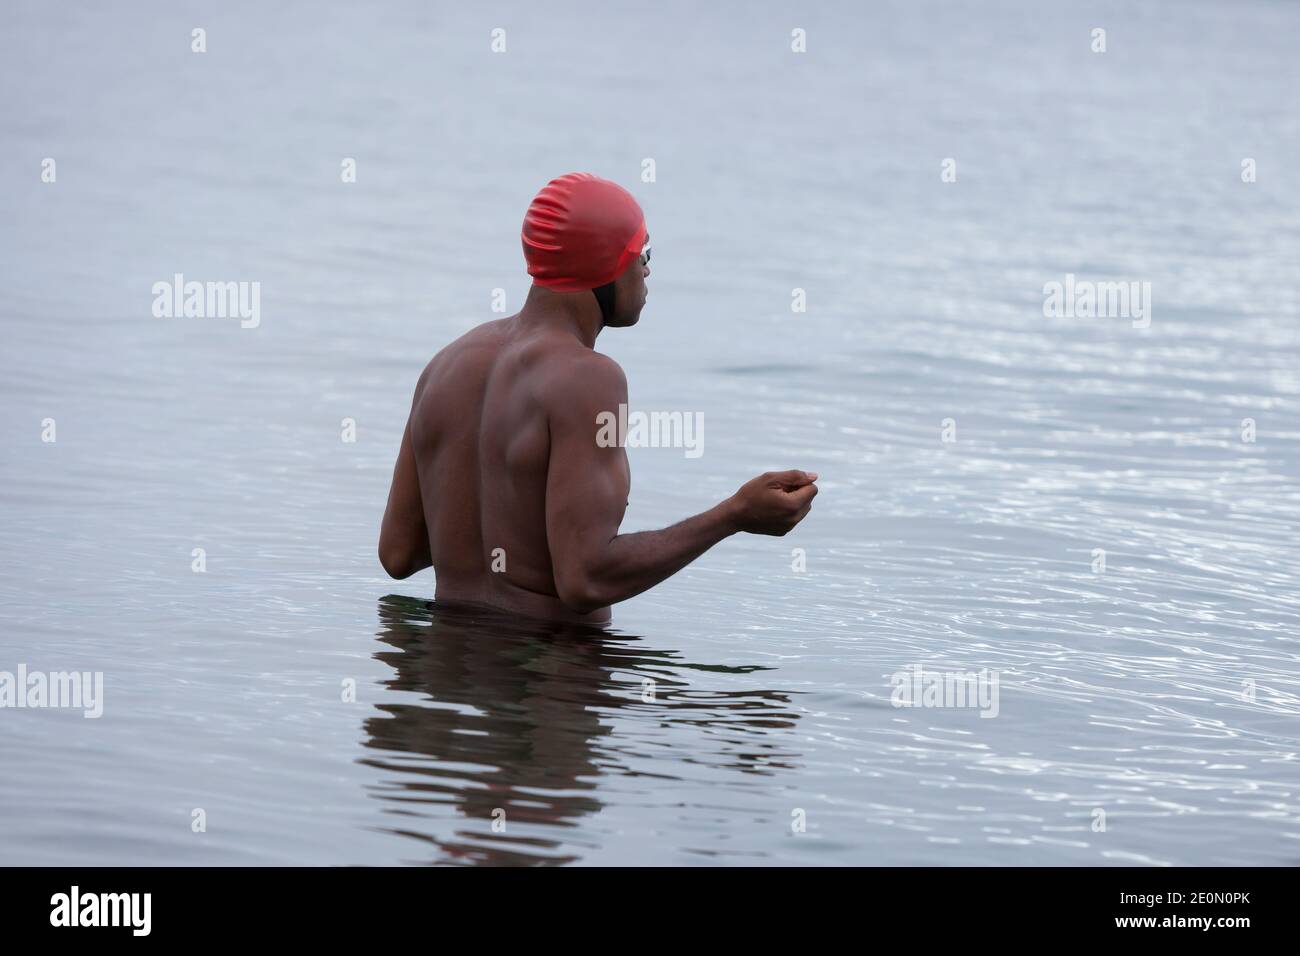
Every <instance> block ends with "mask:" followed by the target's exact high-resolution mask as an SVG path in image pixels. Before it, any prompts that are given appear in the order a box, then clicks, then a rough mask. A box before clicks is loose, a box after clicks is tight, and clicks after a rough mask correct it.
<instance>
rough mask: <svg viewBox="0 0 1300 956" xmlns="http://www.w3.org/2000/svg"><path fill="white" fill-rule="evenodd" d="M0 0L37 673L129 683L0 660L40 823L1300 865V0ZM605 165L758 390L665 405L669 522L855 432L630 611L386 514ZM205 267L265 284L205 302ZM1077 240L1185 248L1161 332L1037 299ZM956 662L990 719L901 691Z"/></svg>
mask: <svg viewBox="0 0 1300 956" xmlns="http://www.w3.org/2000/svg"><path fill="white" fill-rule="evenodd" d="M0 20H2V27H0V83H3V89H4V90H5V93H6V96H5V98H4V104H5V105H4V107H3V118H4V123H3V128H4V147H5V148H4V149H3V150H0V208H3V210H4V213H5V215H4V222H5V227H4V228H3V230H0V261H3V263H4V265H3V274H4V277H5V283H4V292H5V294H4V296H3V300H2V301H0V322H2V326H0V327H2V329H3V333H2V335H3V340H2V341H3V347H2V348H0V399H2V400H3V407H4V408H5V414H4V416H3V417H2V418H0V448H3V453H2V454H0V518H2V520H0V635H2V637H0V670H9V671H13V670H15V668H16V667H17V666H18V665H19V664H25V665H26V666H27V667H28V668H29V669H32V670H37V669H43V670H46V671H58V670H69V669H77V670H88V671H102V672H103V674H104V680H105V700H104V715H103V716H102V717H101V718H99V719H97V720H87V719H84V718H82V717H81V715H80V714H79V713H76V712H72V711H67V710H0V757H2V758H3V763H4V766H5V768H6V772H5V773H3V774H0V832H2V833H3V834H4V835H3V837H0V862H3V863H85V864H104V863H145V864H158V863H185V864H286V863H307V864H398V863H411V864H428V863H454V864H493V863H530V864H533V863H539V864H609V863H619V864H628V863H652V864H664V863H673V864H707V863H719V864H776V863H796V864H848V863H866V864H903V863H924V864H970V863H977V864H985V863H987V864H1048V865H1057V864H1084V865H1126V864H1139V865H1164V864H1173V865H1181V864H1292V863H1295V862H1296V861H1297V859H1300V843H1298V842H1297V841H1298V840H1300V799H1298V798H1297V790H1298V789H1300V765H1298V763H1297V757H1296V755H1297V750H1298V749H1300V723H1298V720H1297V718H1298V717H1300V660H1298V659H1297V651H1298V649H1300V643H1298V640H1300V587H1298V586H1297V585H1298V584H1300V545H1297V535H1296V531H1297V524H1298V521H1297V519H1300V492H1298V491H1297V486H1296V477H1297V473H1298V472H1300V428H1298V427H1297V424H1296V423H1297V416H1296V412H1297V397H1298V393H1300V332H1298V331H1297V303H1300V278H1298V276H1297V271H1296V263H1297V262H1300V227H1298V226H1297V222H1300V218H1298V217H1297V208H1298V205H1297V200H1298V199H1300V186H1298V184H1297V176H1296V171H1295V162H1294V158H1295V156H1296V155H1298V154H1300V126H1298V121H1297V113H1296V110H1295V103H1296V101H1297V98H1296V93H1297V87H1298V84H1297V79H1300V66H1297V63H1298V61H1297V59H1296V57H1295V53H1294V38H1295V36H1296V35H1297V30H1298V28H1300V7H1297V6H1295V5H1293V4H1284V3H1274V2H1265V0H1247V2H1242V3H1233V4H1214V3H1208V2H1206V3H1197V2H1193V3H1172V2H1169V3H1153V4H1144V5H1141V6H1138V7H1134V6H1132V5H1130V4H1121V3H1113V4H1088V5H1087V6H1086V7H1084V6H1072V5H1065V4H1044V3H1036V2H1035V3H1030V2H1024V3H996V4H980V5H978V6H971V5H966V4H957V3H943V4H938V3H934V4H927V3H920V4H914V3H897V4H872V5H870V6H869V7H868V6H864V5H859V4H849V3H843V4H822V5H818V6H817V8H816V9H812V10H803V9H800V10H798V11H794V10H793V9H792V8H787V7H785V6H781V5H776V4H746V5H745V7H744V10H743V12H740V11H739V8H737V12H736V13H734V14H731V13H727V12H725V11H724V10H722V9H715V8H712V7H710V8H709V9H702V8H700V7H699V6H698V5H693V4H686V3H667V4H655V5H652V6H635V5H634V6H632V7H628V8H627V9H626V10H620V11H619V12H618V14H617V15H616V16H614V15H612V14H609V12H608V8H607V5H600V4H594V3H592V4H588V5H585V6H584V5H581V4H579V5H566V12H564V13H557V12H555V11H548V12H543V11H540V10H537V9H534V8H533V7H531V6H527V5H524V4H498V5H494V6H493V7H492V9H491V10H490V11H482V12H478V11H466V10H460V9H456V8H454V7H450V6H447V7H444V6H434V5H426V4H414V3H412V4H399V3H394V4H389V5H382V6H378V7H372V6H370V5H366V6H364V7H363V6H355V5H354V6H349V7H346V8H339V9H336V10H330V11H326V10H322V9H320V8H319V7H318V6H317V5H308V4H286V5H274V7H271V6H268V5H262V4H253V3H229V4H222V5H221V6H220V8H211V7H209V6H207V5H201V4H192V5H186V4H157V5H153V6H149V5H132V6H130V7H129V8H125V7H120V6H119V7H113V8H110V7H103V6H99V5H90V4H84V5H73V4H60V5H48V4H35V3H31V4H23V3H18V4H6V5H5V7H4V10H3V12H0ZM606 24H608V25H607V26H606ZM196 26H202V27H204V28H205V29H206V30H207V43H208V52H207V53H204V54H195V53H192V52H191V51H190V31H191V30H192V29H193V28H194V27H196ZM1096 26H1103V27H1105V28H1106V29H1107V37H1108V49H1107V52H1106V53H1105V54H1095V53H1092V52H1091V50H1090V49H1089V43H1090V41H1089V36H1090V31H1091V29H1092V28H1094V27H1096ZM495 27H504V28H505V29H506V31H507V34H506V36H507V52H506V53H504V54H493V53H492V52H491V50H490V40H491V37H490V31H491V30H492V29H493V28H495ZM795 27H800V28H803V29H805V30H806V31H807V36H808V52H807V53H806V54H801V55H800V54H793V53H792V52H791V50H790V31H791V30H792V29H793V28H795ZM46 157H51V158H54V159H55V160H56V161H57V181H56V182H55V183H52V184H48V183H42V182H41V180H40V169H41V161H42V159H44V158H46ZM347 157H350V158H353V159H355V160H356V162H357V171H358V174H357V181H356V182H355V183H350V184H343V183H341V182H340V164H341V162H342V160H343V159H344V158H347ZM949 157H951V158H955V159H956V161H957V170H958V178H957V181H956V182H955V183H943V182H941V181H940V175H939V173H940V163H941V161H942V160H943V159H945V158H949ZM1247 157H1249V158H1253V159H1254V160H1255V162H1256V164H1257V170H1258V179H1257V181H1256V182H1254V183H1251V184H1246V183H1243V182H1242V181H1241V163H1242V160H1243V158H1247ZM647 158H651V159H653V160H654V161H655V170H656V178H655V181H654V182H641V181H640V173H641V170H642V168H643V161H644V160H645V159H647ZM572 169H589V170H591V171H593V172H597V173H600V174H602V175H606V176H610V177H612V178H615V179H618V180H620V181H622V182H624V183H627V184H628V185H629V187H630V188H632V189H633V190H634V191H635V192H636V194H637V195H638V197H639V198H640V199H641V201H642V203H643V204H644V206H645V208H646V210H647V215H648V218H649V225H650V229H651V233H652V235H653V237H654V243H655V258H654V266H653V273H654V274H653V275H652V277H651V279H650V289H651V295H650V299H649V305H648V306H647V309H646V311H645V314H644V317H643V320H642V322H641V324H640V325H639V326H638V327H636V328H635V329H632V330H626V331H617V332H611V333H609V334H607V335H604V336H602V337H601V340H600V342H599V347H600V348H601V349H602V350H605V351H608V352H609V353H610V354H612V355H613V356H614V357H616V358H617V359H618V360H619V361H620V362H621V363H622V364H623V366H624V368H625V369H626V371H627V373H628V377H629V380H630V382H631V397H632V402H633V404H634V405H635V406H639V407H642V408H646V409H665V410H671V409H678V410H687V411H699V412H702V413H703V415H704V417H705V423H706V427H705V453H704V454H703V455H702V456H701V457H699V458H688V457H686V456H685V455H684V454H683V453H682V451H681V450H673V449H634V450H633V451H632V452H631V457H632V468H633V489H632V498H631V506H630V509H629V512H628V518H627V522H626V524H625V528H626V529H627V530H639V529H642V528H651V527H661V526H663V525H665V524H668V523H671V522H673V521H675V520H678V519H680V518H682V517H684V516H686V515H688V514H691V513H694V512H697V511H700V510H703V509H704V508H706V507H708V506H710V505H711V504H713V503H714V502H715V501H716V500H718V499H719V498H721V497H722V496H725V495H727V494H730V493H731V492H732V491H733V490H734V489H735V488H736V487H738V486H739V485H740V484H741V483H742V482H743V481H744V480H746V479H748V478H749V477H751V476H752V475H753V474H756V473H758V472H760V471H763V470H766V469H769V468H784V467H801V468H807V469H810V470H815V471H818V472H820V473H821V474H822V475H823V476H824V477H823V481H822V485H823V491H822V494H821V495H820V497H819V498H818V500H817V505H816V508H815V510H814V511H813V513H812V515H811V516H810V517H809V519H808V520H807V521H806V522H805V523H804V524H803V525H802V526H801V527H800V528H799V529H798V530H797V531H796V532H795V533H794V534H792V535H791V536H789V537H787V538H784V539H759V538H736V539H733V540H730V541H728V542H726V543H724V544H723V545H721V546H720V547H718V548H717V549H715V550H714V551H713V552H710V553H709V554H708V555H707V556H705V557H704V558H703V559H701V560H700V561H699V562H697V563H696V564H695V565H694V566H693V567H691V568H690V569H688V570H687V571H685V572H683V573H682V574H680V575H678V576H677V577H675V578H673V579H672V580H671V581H669V582H668V583H666V584H664V585H663V586H661V587H659V588H657V589H655V590H653V591H651V592H649V593H647V594H645V595H643V596H641V597H638V598H636V599H634V600H632V601H630V602H628V603H627V604H625V605H623V606H620V607H619V608H617V609H616V612H615V621H614V628H613V630H612V631H610V632H608V633H592V632H573V631H571V630H566V629H556V628H548V627H546V626H539V625H536V624H528V623H526V622H519V621H508V620H503V619H501V618H499V617H497V616H495V615H492V614H484V613H482V612H476V611H472V610H466V609H456V608H439V607H435V606H433V605H432V604H430V603H429V598H430V597H431V596H432V594H433V580H432V577H431V575H430V574H429V573H425V574H422V575H419V576H417V577H415V578H412V579H410V580H408V581H404V582H392V581H389V580H387V579H386V578H385V577H384V575H383V573H382V571H381V569H380V568H379V565H378V563H377V561H376V559H375V554H374V552H375V541H376V535H377V528H378V520H379V516H380V512H381V510H382V507H383V502H384V497H385V495H386V491H387V483H388V479H389V475H390V473H391V467H392V460H393V456H394V454H395V451H396V447H397V442H398V439H399V437H400V434H401V429H402V426H403V423H404V416H405V413H406V409H407V407H408V405H409V401H410V393H411V388H412V387H413V385H414V382H415V378H416V376H417V374H418V373H419V370H420V369H421V368H422V366H423V364H424V362H425V361H427V359H428V357H429V356H430V355H431V354H432V353H433V352H434V351H436V350H437V349H438V348H440V347H441V346H442V345H443V344H445V343H446V342H447V341H449V340H450V339H451V338H452V337H454V336H456V335H458V334H460V333H461V332H462V331H464V330H465V329H468V328H469V327H471V326H472V325H474V324H475V323H477V322H480V321H484V320H486V319H489V318H493V317H494V314H493V313H492V311H491V306H492V301H493V295H494V290H496V289H502V290H504V291H505V298H506V302H507V305H508V308H509V309H510V310H511V311H513V310H514V309H516V308H518V305H519V304H520V302H521V301H522V297H523V295H524V293H525V291H526V288H527V286H526V281H525V280H526V276H525V275H524V272H523V263H522V256H521V253H520V249H519V243H518V230H519V224H520V221H521V218H522V214H523V210H524V208H525V207H526V205H527V202H528V200H529V199H530V198H531V196H532V194H533V193H534V192H535V191H536V190H537V189H538V188H539V187H540V186H541V185H542V183H543V182H545V181H546V179H548V178H549V177H551V176H553V175H557V174H559V173H562V172H566V171H569V170H572ZM178 272H179V273H183V274H184V275H185V276H186V277H188V278H194V279H199V280H248V281H257V282H259V283H260V288H261V319H260V324H259V325H258V327H257V328H250V329H241V328H240V327H239V323H238V321H235V320H221V319H184V318H176V319H163V318H155V317H154V316H153V315H152V314H151V303H152V300H153V297H152V294H151V291H150V290H151V287H152V285H153V284H154V283H155V282H158V281H160V280H163V281H166V280H170V278H171V277H172V276H173V275H174V274H175V273H178ZM1067 273H1075V274H1077V275H1079V276H1086V277H1090V278H1092V279H1097V280H1107V279H1126V280H1136V281H1147V282H1150V283H1151V284H1152V290H1153V292H1152V295H1153V311H1152V322H1151V325H1150V328H1146V329H1139V328H1134V327H1133V326H1132V324H1131V323H1130V322H1128V321H1126V320H1123V319H1104V320H1102V319H1096V320H1084V319H1079V320H1068V319H1046V318H1044V316H1043V312H1042V302H1043V293H1042V289H1043V285H1044V283H1046V282H1049V281H1052V280H1062V279H1063V278H1064V276H1065V275H1066V274H1067ZM794 289H803V290H805V293H806V296H807V303H808V308H807V311H806V312H802V313H795V312H792V311H791V302H792V290H794ZM47 418H51V419H54V421H55V422H56V427H57V440H56V441H55V442H53V443H49V442H43V441H42V440H41V434H42V428H43V426H42V422H43V420H44V419H47ZM345 419H350V420H352V421H353V422H355V424H356V441H355V442H346V441H344V440H342V436H343V432H344V429H345V426H344V420H345ZM945 419H951V420H952V422H953V428H955V438H956V440H955V441H953V442H944V441H943V440H942V429H943V422H944V420H945ZM1245 419H1251V420H1252V422H1253V423H1254V427H1255V429H1256V435H1255V440H1254V441H1253V442H1250V441H1243V438H1242V436H1243V420H1245ZM199 548H201V549H203V552H204V555H205V561H206V571H205V572H204V573H195V572H194V571H193V570H192V564H193V561H194V560H195V559H194V551H195V549H199ZM795 548H800V549H803V554H802V555H798V554H795V553H793V551H792V549H795ZM1098 549H1100V550H1102V551H1104V552H1105V555H1106V567H1105V571H1104V573H1099V572H1098V571H1095V570H1094V567H1095V565H1096V561H1097V558H1096V554H1097V552H1098ZM801 559H802V561H803V562H804V565H805V569H804V570H801V571H796V570H793V566H794V565H796V564H798V563H799V562H800V560H801ZM917 666H919V667H922V668H923V669H925V670H926V671H936V672H949V671H961V672H981V671H985V670H987V671H990V672H996V673H997V674H998V675H999V679H1000V685H999V687H1000V700H999V712H998V716H997V717H996V718H995V719H986V718H984V717H981V716H980V713H979V712H978V711H977V710H974V709H969V708H967V709H957V708H899V707H895V706H893V705H892V703H891V699H890V694H891V685H890V678H891V675H893V674H895V673H897V672H900V671H907V670H909V669H910V668H913V667H917ZM196 809H197V810H202V811H203V813H204V815H205V819H206V832H201V833H196V832H194V830H193V828H192V821H193V819H194V811H195V810H196ZM497 811H502V813H501V814H498V813H497ZM1099 811H1100V812H1101V813H1103V814H1104V819H1105V824H1106V825H1105V829H1104V831H1103V830H1100V829H1099V828H1098V826H1097V821H1098V820H1099V818H1100V817H1099ZM498 820H504V823H505V826H504V829H501V828H500V827H499V826H498V827H496V828H494V822H497V821H498ZM800 820H802V821H805V822H806V830H805V831H804V832H795V829H796V828H795V826H794V824H796V823H798V822H799V821H800Z"/></svg>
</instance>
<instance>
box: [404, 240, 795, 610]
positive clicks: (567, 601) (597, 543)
mask: <svg viewBox="0 0 1300 956" xmlns="http://www.w3.org/2000/svg"><path fill="white" fill-rule="evenodd" d="M649 275H650V270H649V267H648V266H644V265H642V264H641V263H640V262H639V261H636V260H634V261H633V262H632V264H631V265H630V266H629V267H628V269H627V270H626V271H625V272H624V273H623V274H622V275H621V276H619V278H618V279H617V280H616V283H615V288H616V292H615V305H614V310H613V314H612V315H611V316H610V319H609V321H608V323H605V322H602V319H601V314H600V308H599V306H598V304H597V302H596V297H595V296H594V295H593V294H592V293H590V292H572V293H558V292H553V291H551V290H549V289H546V288H544V287H541V286H537V285H534V286H533V287H532V289H531V290H530V291H529V294H528V300H527V301H526V302H525V303H524V307H523V309H522V311H520V313H519V314H518V315H514V316H511V317H510V318H507V319H500V320H497V321H494V322H487V323H484V324H483V325H480V326H478V327H477V328H475V329H472V330H471V331H469V332H467V333H466V334H465V335H463V336H461V337H460V338H459V339H457V340H456V341H454V342H452V343H451V344H450V345H448V346H447V347H446V348H444V349H443V350H442V351H441V352H439V353H438V354H437V355H435V356H434V357H433V360H432V361H430V362H429V364H428V365H427V366H426V367H425V369H424V372H423V373H422V374H421V375H420V379H419V382H418V383H417V385H416V388H415V398H414V400H413V402H412V404H411V413H410V418H409V419H408V421H407V425H406V431H405V434H404V435H403V436H402V443H401V447H400V449H399V451H398V455H397V464H396V466H395V468H394V470H393V483H392V488H391V489H390V491H389V494H388V507H387V508H386V510H385V512H384V519H383V525H382V528H381V530H380V537H379V560H380V562H381V563H382V564H383V566H384V569H385V570H386V571H387V572H388V573H389V574H390V575H392V576H393V577H395V578H405V577H409V576H410V575H412V574H414V573H416V572H417V571H420V570H423V569H424V568H427V567H430V566H432V567H433V569H434V574H435V578H436V582H437V591H436V599H437V600H439V601H456V602H472V603H478V604H486V605H490V606H493V607H497V608H502V609H504V610H507V611H512V612H515V613H518V614H524V615H528V616H530V617H538V618H548V619H552V620H562V621H576V622H583V623H595V624H599V623H603V622H605V621H608V620H609V618H610V605H612V604H616V603H617V602H619V601H623V600H626V599H627V598H630V597H632V596H633V595H635V594H639V593H641V592H642V591H644V590H646V589H647V588H650V587H653V586H654V585H656V584H658V583H659V582H660V581H662V580H664V579H665V578H667V577H669V576H671V575H672V574H675V573H676V572H677V571H679V570H681V569H682V568H683V567H685V566H686V565H687V564H689V563H690V562H691V561H693V560H695V558H697V557H699V556H700V555H701V554H703V553H704V552H705V551H707V550H708V549H709V548H711V547H713V545H715V544H717V543H718V542H719V541H721V540H723V539H724V538H727V537H730V536H731V535H733V534H736V533H737V532H740V531H746V532H751V533H754V534H769V535H784V534H786V533H787V532H789V531H790V529H792V528H793V527H794V526H795V525H796V524H798V523H799V522H800V521H801V520H803V517H804V516H805V515H806V514H807V513H808V510H809V509H810V508H811V507H812V499H813V498H814V497H815V496H816V494H817V485H816V483H815V482H816V480H817V475H815V474H810V473H807V472H803V471H784V472H775V473H773V472H768V473H766V474H763V475H759V476H758V477H757V478H754V479H752V480H750V481H749V482H747V483H746V484H745V485H744V486H742V487H741V488H740V490H739V491H737V492H736V493H735V494H734V495H732V496H731V497H730V498H727V499H726V500H724V501H722V502H719V503H718V504H716V505H714V506H713V507H712V508H710V509H708V510H707V511H704V512H702V513H700V514H698V515H695V516H694V517H691V518H687V519H686V520H685V521H681V522H679V523H677V524H675V525H673V526H671V527H669V528H664V529H662V530H659V531H641V532H637V533H635V534H619V533H618V528H619V524H620V523H621V522H622V520H623V514H624V512H625V511H626V509H627V499H628V492H629V490H630V488H631V472H630V470H629V468H628V461H627V453H626V451H625V450H624V449H623V448H621V447H617V446H614V447H601V446H600V445H598V444H597V442H596V434H597V416H598V415H599V414H600V413H601V412H611V411H616V410H617V409H618V407H619V404H620V403H624V404H626V403H627V400H628V399H627V379H626V378H625V376H624V374H623V370H622V368H620V367H619V365H618V363H617V362H615V361H614V360H613V359H611V358H609V357H608V356H606V355H602V354H601V353H599V352H596V351H595V350H594V346H595V342H596V336H597V335H598V334H599V333H600V332H601V330H602V329H603V328H605V327H606V326H609V327H624V326H630V325H635V324H636V322H637V320H638V319H639V318H640V315H641V309H642V307H643V306H644V305H645V301H646V283H645V280H646V279H647V278H648V277H649Z"/></svg>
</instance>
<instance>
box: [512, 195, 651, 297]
mask: <svg viewBox="0 0 1300 956" xmlns="http://www.w3.org/2000/svg"><path fill="white" fill-rule="evenodd" d="M645 237H646V228H645V213H643V212H642V211H641V206H640V204H639V203H637V201H636V199H634V198H633V197H632V194H631V193H630V192H628V191H627V190H626V189H624V188H623V187H622V186H620V185H619V184H618V183H612V182H610V181H609V180H608V179H601V178H600V177H599V176H593V175H592V174H591V173H569V174H568V175H566V176H561V177H559V178H558V179H552V180H551V181H550V182H549V183H547V184H546V185H545V186H544V187H542V191H541V192H539V193H538V194H537V196H536V198H534V199H533V202H532V205H530V206H529V207H528V213H527V214H526V215H525V216H524V231H523V241H524V259H526V260H527V261H528V274H529V275H530V276H532V277H533V281H534V282H536V283H537V284H538V285H541V286H545V287H546V288H548V289H553V290H555V291H556V292H581V291H583V290H584V289H594V288H596V287H597V286H602V285H604V284H605V283H607V282H613V281H614V280H615V279H617V278H618V277H619V276H620V275H622V274H623V270H624V269H626V268H627V266H628V263H630V262H631V261H632V259H633V258H635V257H636V256H639V255H640V254H641V249H642V247H643V246H644V245H645Z"/></svg>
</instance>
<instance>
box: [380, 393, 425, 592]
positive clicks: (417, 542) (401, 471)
mask: <svg viewBox="0 0 1300 956" xmlns="http://www.w3.org/2000/svg"><path fill="white" fill-rule="evenodd" d="M379 563H380V564H382V565H383V566H384V570H385V571H387V572H388V574H389V576H390V577H394V578H399V579H400V578H409V577H410V576H411V575H412V574H414V573H415V572H417V571H423V570H424V569H425V568H427V567H430V566H431V565H432V564H433V556H432V555H431V554H430V553H429V529H428V528H427V527H426V526H425V523H424V502H423V500H422V499H421V498H420V475H419V473H418V472H417V471H416V468H415V449H414V448H413V447H412V445H411V421H410V419H409V418H408V419H407V422H406V431H405V432H404V433H403V434H402V445H401V448H399V449H398V451H397V464H396V465H395V466H394V467H393V484H392V487H391V488H390V489H389V491H388V506H387V507H386V508H385V509H384V522H383V524H382V526H381V527H380V529H379Z"/></svg>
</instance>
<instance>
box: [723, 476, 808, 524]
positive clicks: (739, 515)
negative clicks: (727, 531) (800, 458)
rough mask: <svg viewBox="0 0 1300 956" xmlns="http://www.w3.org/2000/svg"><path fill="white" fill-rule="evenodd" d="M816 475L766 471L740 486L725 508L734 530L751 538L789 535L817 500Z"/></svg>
mask: <svg viewBox="0 0 1300 956" xmlns="http://www.w3.org/2000/svg"><path fill="white" fill-rule="evenodd" d="M816 481H817V474H816V472H807V471H769V472H767V473H766V474H762V475H759V476H758V477H757V478H751V479H750V480H749V481H747V482H745V484H743V485H741V486H740V490H739V491H737V492H736V493H735V494H734V495H732V496H731V497H730V498H729V499H728V500H727V504H728V505H729V506H730V508H731V512H732V520H733V521H734V522H735V525H736V529H737V530H739V531H748V532H749V533H750V534H773V535H784V534H789V532H790V530H791V529H792V528H793V527H794V526H795V525H797V524H798V523H799V522H800V521H802V520H803V519H804V515H806V514H808V511H809V509H810V508H812V500H813V499H814V498H816V497H817V485H816Z"/></svg>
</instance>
